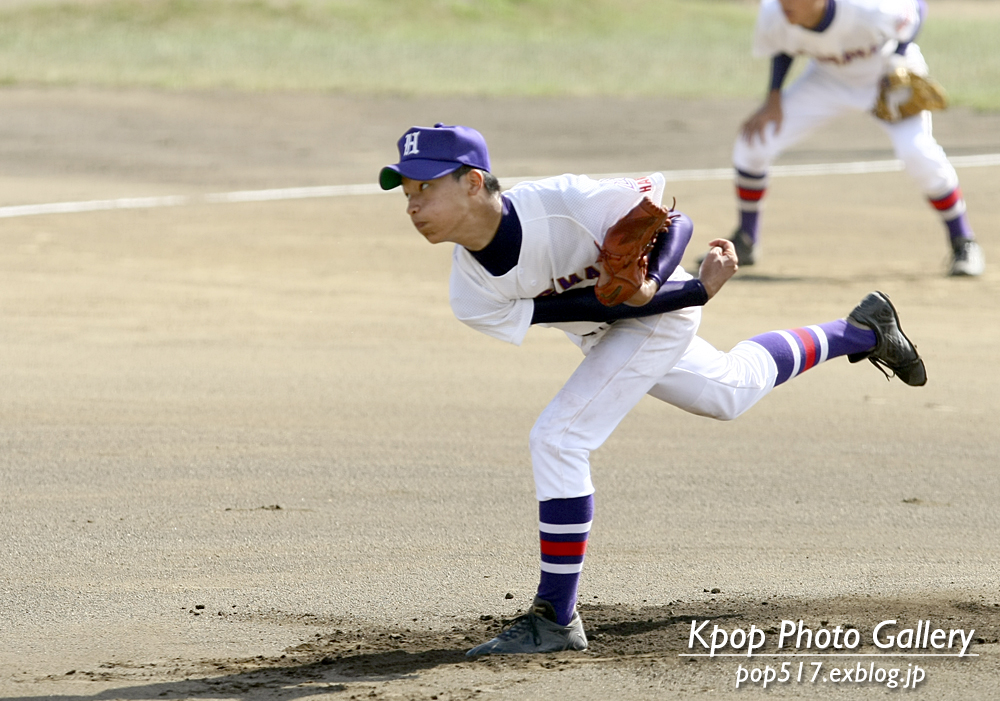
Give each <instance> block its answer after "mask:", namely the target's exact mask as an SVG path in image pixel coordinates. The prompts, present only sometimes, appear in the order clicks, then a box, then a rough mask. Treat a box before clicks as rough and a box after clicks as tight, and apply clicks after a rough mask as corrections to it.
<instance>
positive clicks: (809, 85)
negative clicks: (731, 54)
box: [732, 0, 985, 275]
mask: <svg viewBox="0 0 1000 701" xmlns="http://www.w3.org/2000/svg"><path fill="white" fill-rule="evenodd" d="M926 9H927V6H926V4H925V2H924V0H762V2H761V6H760V13H759V15H758V18H757V27H756V31H755V35H754V45H753V51H754V54H755V55H757V56H771V57H772V59H771V81H770V87H769V91H768V94H767V99H766V100H765V102H764V105H763V106H762V107H761V108H760V109H759V110H757V112H755V113H754V114H753V115H751V116H750V118H749V119H747V120H746V122H745V123H744V124H743V127H742V130H741V133H740V135H739V137H738V138H737V140H736V145H735V148H734V150H733V164H734V165H735V167H736V194H737V201H738V207H739V226H738V228H737V230H736V232H735V234H734V235H733V237H732V240H733V243H734V244H735V245H736V252H737V255H738V256H739V261H740V263H741V264H742V265H753V264H754V262H755V260H756V259H757V258H759V250H758V242H759V241H760V229H759V226H760V221H759V219H760V207H761V202H762V200H763V198H764V195H765V193H766V192H767V187H768V168H769V167H770V165H771V163H772V162H773V161H774V160H775V159H776V158H777V157H778V156H779V155H780V154H781V153H782V152H784V151H785V149H787V148H789V147H790V146H792V145H794V144H795V143H797V142H799V141H800V140H802V139H803V138H805V137H806V136H808V135H809V134H810V133H812V132H813V131H815V130H816V129H818V128H819V127H821V126H823V125H824V124H826V123H828V122H829V121H830V120H832V119H833V118H835V117H837V116H839V115H842V114H845V113H847V112H849V111H868V110H873V109H874V108H875V107H876V103H877V101H879V100H880V86H882V85H884V84H885V79H886V77H887V76H890V75H894V74H895V72H896V71H897V70H901V71H903V73H904V74H906V75H916V76H918V78H917V79H915V80H920V79H921V77H923V76H926V75H927V64H926V63H925V62H924V59H923V56H922V55H921V53H920V48H919V47H918V46H917V45H916V44H915V43H913V39H914V38H915V37H916V35H917V32H918V31H919V30H920V26H921V24H922V22H923V18H924V15H925V13H926ZM798 55H802V56H808V57H809V58H810V61H809V64H808V66H807V67H806V69H805V71H804V73H803V74H802V75H801V76H800V77H799V78H798V79H797V80H796V81H795V82H794V83H793V84H792V85H791V86H790V87H788V88H784V89H783V88H782V86H783V85H784V82H785V78H786V76H787V74H788V70H789V67H790V66H791V64H792V60H793V58H794V57H795V56H798ZM921 82H926V81H921ZM922 94H923V93H921V92H920V91H916V90H913V89H912V88H910V87H906V86H900V87H898V89H892V90H887V91H884V92H882V93H881V95H882V97H881V99H882V100H883V104H882V106H883V107H884V108H885V109H884V111H883V110H880V111H879V113H880V114H883V116H886V117H887V118H889V119H894V120H895V121H884V120H881V119H880V120H879V124H880V125H881V127H882V128H883V129H884V130H885V132H886V134H888V136H889V138H890V139H891V140H892V146H893V149H895V153H896V156H897V157H898V158H899V159H900V160H901V161H902V162H903V165H904V167H905V168H906V172H907V173H909V174H910V176H911V177H912V178H913V179H914V180H915V181H916V183H917V186H918V187H919V188H920V189H921V191H922V192H923V193H924V194H925V195H926V197H927V199H928V200H929V201H930V203H931V205H932V206H933V207H934V209H935V210H937V212H938V214H939V215H940V216H941V219H942V221H943V222H944V224H945V227H946V228H947V231H948V240H949V242H950V244H951V250H952V260H951V268H950V273H951V274H952V275H980V274H982V272H983V268H984V266H985V261H984V256H983V252H982V249H981V248H980V246H979V244H978V243H976V241H975V237H974V235H973V232H972V228H971V227H970V225H969V221H968V219H967V217H966V213H965V200H964V199H963V198H962V192H961V190H960V189H959V184H958V176H957V175H956V174H955V169H954V168H953V167H952V166H951V164H950V163H949V162H948V159H947V157H946V156H945V153H944V150H943V149H942V148H941V147H940V146H939V145H938V144H937V142H936V141H935V140H934V137H933V136H932V135H931V113H930V111H928V110H926V109H923V110H921V109H920V107H921V106H922V105H919V104H918V105H916V109H915V111H916V113H915V114H914V115H913V116H910V117H902V118H900V116H901V115H900V113H899V112H898V104H888V105H887V104H885V103H886V102H890V103H891V102H897V103H902V102H905V101H906V100H908V99H912V100H916V101H919V99H920V97H921V95H922ZM939 106H941V104H940V103H938V104H933V105H928V107H932V108H933V107H939ZM910 111H913V110H910Z"/></svg>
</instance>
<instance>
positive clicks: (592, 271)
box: [535, 265, 601, 297]
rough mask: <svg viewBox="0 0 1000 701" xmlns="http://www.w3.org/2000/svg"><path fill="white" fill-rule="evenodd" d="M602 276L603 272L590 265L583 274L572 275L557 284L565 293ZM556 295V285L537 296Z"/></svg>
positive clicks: (559, 280)
mask: <svg viewBox="0 0 1000 701" xmlns="http://www.w3.org/2000/svg"><path fill="white" fill-rule="evenodd" d="M600 276H601V271H600V270H598V269H597V268H596V267H594V266H593V265H588V266H587V269H586V270H584V271H583V272H582V273H573V274H572V275H569V276H567V277H561V278H559V279H558V280H557V281H556V282H557V283H558V286H559V287H560V288H562V290H563V292H565V291H566V290H568V289H570V288H573V287H576V286H577V285H579V284H581V283H582V282H583V281H584V280H585V279H586V280H596V279H597V278H599V277H600ZM554 294H558V293H557V292H556V286H555V285H553V286H552V287H550V288H549V289H547V290H545V291H544V292H540V293H538V294H537V295H535V296H536V297H549V296H551V295H554Z"/></svg>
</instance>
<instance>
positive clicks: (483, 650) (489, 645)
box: [465, 596, 587, 657]
mask: <svg viewBox="0 0 1000 701" xmlns="http://www.w3.org/2000/svg"><path fill="white" fill-rule="evenodd" d="M555 618H556V612H555V610H554V609H553V608H552V604H550V603H549V602H548V601H544V600H542V599H539V598H538V597H537V596H536V597H535V600H534V601H533V602H532V603H531V608H530V609H529V610H528V612H527V613H526V614H524V615H523V616H518V617H517V618H515V619H514V620H513V621H512V625H511V626H510V628H508V629H507V630H505V631H503V632H502V633H500V635H498V636H497V637H495V638H493V639H492V640H488V641H486V642H485V643H483V644H482V645H477V646H476V647H474V648H472V649H471V650H469V651H468V652H467V653H465V654H466V656H468V657H478V656H479V655H516V654H518V653H534V652H560V651H562V650H586V649H587V636H586V634H584V632H583V621H581V620H580V614H578V613H577V612H576V611H574V612H573V620H571V621H570V622H569V625H566V626H561V625H559V624H558V623H556V622H555Z"/></svg>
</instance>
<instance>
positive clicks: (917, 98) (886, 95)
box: [873, 66, 948, 122]
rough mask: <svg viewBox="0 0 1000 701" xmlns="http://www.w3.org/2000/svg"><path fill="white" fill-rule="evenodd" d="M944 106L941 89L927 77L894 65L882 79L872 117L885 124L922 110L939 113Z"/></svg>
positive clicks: (946, 100)
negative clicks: (883, 121) (937, 111)
mask: <svg viewBox="0 0 1000 701" xmlns="http://www.w3.org/2000/svg"><path fill="white" fill-rule="evenodd" d="M947 106H948V99H947V98H946V97H945V94H944V89H943V88H942V87H941V86H940V85H938V84H937V82H935V81H934V80H933V79H931V78H929V77H928V76H923V75H920V74H918V73H914V72H913V71H911V70H910V69H908V68H906V67H905V66H896V67H895V68H893V70H891V71H890V72H889V73H887V74H886V75H885V76H883V77H882V83H881V85H880V86H879V94H878V102H876V103H875V109H874V110H873V111H874V113H875V116H876V117H878V118H879V119H882V120H885V121H886V122H898V121H899V120H901V119H906V118H907V117H912V116H913V115H915V114H920V112H922V111H923V110H941V109H944V108H945V107H947Z"/></svg>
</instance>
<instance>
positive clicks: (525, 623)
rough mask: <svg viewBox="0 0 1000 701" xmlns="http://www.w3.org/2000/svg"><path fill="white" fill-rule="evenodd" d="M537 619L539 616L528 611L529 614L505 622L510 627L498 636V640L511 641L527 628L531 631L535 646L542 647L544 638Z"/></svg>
mask: <svg viewBox="0 0 1000 701" xmlns="http://www.w3.org/2000/svg"><path fill="white" fill-rule="evenodd" d="M537 618H538V616H537V615H536V614H535V613H534V612H532V611H528V613H526V614H523V615H521V616H518V617H517V618H514V619H512V620H510V621H505V622H504V623H505V624H508V623H509V624H510V625H509V626H508V627H507V628H505V629H504V630H503V631H502V632H501V633H500V635H498V636H497V639H498V640H510V639H511V638H515V637H517V636H518V635H520V634H521V631H522V630H524V628H525V627H528V628H530V629H531V639H532V640H533V641H534V642H535V645H536V646H537V645H541V644H542V636H541V634H540V633H539V632H538V625H537V623H536V619H537Z"/></svg>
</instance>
